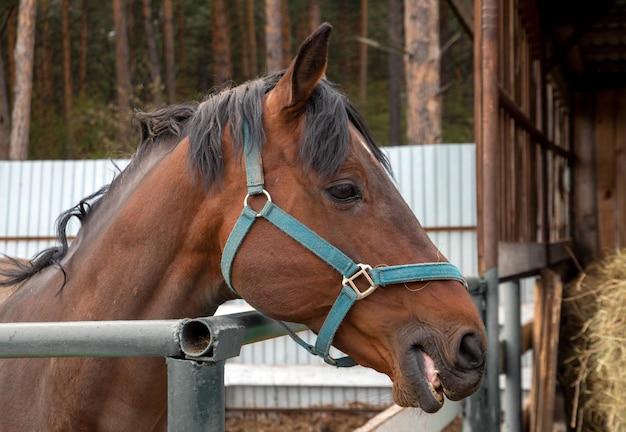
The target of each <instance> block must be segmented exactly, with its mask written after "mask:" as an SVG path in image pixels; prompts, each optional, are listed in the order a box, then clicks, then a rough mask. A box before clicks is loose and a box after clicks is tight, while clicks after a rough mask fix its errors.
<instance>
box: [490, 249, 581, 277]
mask: <svg viewBox="0 0 626 432" xmlns="http://www.w3.org/2000/svg"><path fill="white" fill-rule="evenodd" d="M571 247H572V242H571V240H569V239H566V240H562V241H559V242H554V243H549V244H546V243H515V242H499V243H498V265H499V268H498V274H499V277H500V281H506V280H510V279H518V278H519V277H521V276H525V275H533V274H539V273H540V272H541V270H542V269H543V268H546V267H552V266H554V265H556V264H558V263H561V262H563V261H567V260H569V259H570V258H571V255H570V249H571Z"/></svg>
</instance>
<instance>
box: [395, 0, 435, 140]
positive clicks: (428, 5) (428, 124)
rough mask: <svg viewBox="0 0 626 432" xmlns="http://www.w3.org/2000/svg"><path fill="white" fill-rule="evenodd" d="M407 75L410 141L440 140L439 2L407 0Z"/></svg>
mask: <svg viewBox="0 0 626 432" xmlns="http://www.w3.org/2000/svg"><path fill="white" fill-rule="evenodd" d="M404 7H405V11H404V17H405V18H404V19H405V21H404V31H405V49H406V51H408V52H409V53H410V55H409V56H406V57H405V78H406V91H407V140H408V143H409V144H434V143H439V142H441V96H440V93H439V89H440V85H439V60H440V53H439V2H438V1H437V0H405V3H404Z"/></svg>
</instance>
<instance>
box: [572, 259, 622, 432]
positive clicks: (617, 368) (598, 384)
mask: <svg viewBox="0 0 626 432" xmlns="http://www.w3.org/2000/svg"><path fill="white" fill-rule="evenodd" d="M561 322H562V334H563V338H562V342H563V346H562V349H561V354H562V358H563V361H562V365H561V372H562V377H561V379H562V381H563V384H564V387H565V389H566V391H565V393H566V395H569V396H570V397H569V399H570V400H569V401H568V403H569V404H570V406H569V411H570V427H572V428H574V429H575V430H577V431H592V432H595V431H626V249H624V250H622V251H617V252H616V253H615V254H614V255H612V256H610V257H608V258H607V259H606V260H605V261H603V262H601V263H596V264H594V265H592V266H590V267H589V268H587V269H586V271H585V272H583V273H582V274H581V275H580V277H579V278H578V279H577V280H576V281H575V282H573V283H570V284H568V286H567V287H566V291H565V296H564V300H563V312H562V321H561Z"/></svg>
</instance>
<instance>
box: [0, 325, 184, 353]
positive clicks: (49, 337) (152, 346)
mask: <svg viewBox="0 0 626 432" xmlns="http://www.w3.org/2000/svg"><path fill="white" fill-rule="evenodd" d="M186 321H187V320H186V319H182V320H159V321H143V320H142V321H138V320H137V321H70V322H36V323H1V324H0V358H16V357H169V356H173V357H178V356H181V354H182V350H181V348H180V343H179V340H180V339H179V333H180V331H181V329H182V326H183V324H184V323H185V322H186Z"/></svg>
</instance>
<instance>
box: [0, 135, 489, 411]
mask: <svg viewBox="0 0 626 432" xmlns="http://www.w3.org/2000/svg"><path fill="white" fill-rule="evenodd" d="M385 151H386V152H387V154H388V155H389V158H390V161H391V165H392V167H393V170H394V174H395V178H396V180H397V185H398V188H399V190H400V192H401V193H402V195H403V196H404V198H405V199H406V200H407V202H408V203H409V205H410V206H411V208H412V209H413V211H414V212H415V214H416V215H417V217H418V219H419V220H420V221H421V222H422V225H423V226H424V227H425V228H426V230H427V231H428V232H429V234H430V236H431V238H432V239H433V241H434V243H435V244H436V245H437V246H438V247H439V248H440V250H441V251H442V252H443V253H444V254H445V255H446V257H447V258H448V259H449V260H450V261H452V262H453V263H455V264H456V265H457V266H459V267H460V268H461V270H462V272H463V273H464V274H466V275H476V274H477V262H476V231H475V226H476V192H475V190H476V188H475V165H476V164H475V146H474V144H447V145H437V146H411V147H389V148H386V149H385ZM127 163H128V161H125V160H116V161H111V160H86V161H24V162H7V161H0V203H1V204H2V206H1V207H0V252H1V253H4V254H6V255H10V256H16V257H23V258H28V257H32V256H33V255H34V254H36V253H37V252H38V251H40V250H42V249H44V248H45V247H48V246H50V245H51V244H53V243H54V237H55V223H54V222H55V219H56V217H57V216H58V215H59V214H60V213H61V212H62V211H63V210H66V209H68V208H70V207H72V206H74V205H75V204H76V203H78V202H79V201H80V200H81V199H82V198H84V197H86V196H88V195H90V194H91V193H93V192H95V191H96V190H98V189H99V188H100V187H102V186H104V185H106V184H108V183H110V182H111V180H112V179H113V178H114V176H115V175H116V174H117V173H118V172H119V170H120V169H123V168H124V167H125V166H126V164H127ZM77 229H78V226H77V224H76V225H73V226H70V230H69V232H70V235H71V234H74V233H75V232H76V230H77ZM247 307H248V306H247V305H246V304H245V303H244V302H243V301H235V302H230V303H229V304H227V305H224V306H223V307H221V308H220V310H219V311H218V313H231V312H235V311H241V310H243V309H246V308H247ZM305 336H306V337H309V338H311V341H312V334H309V335H305ZM225 384H226V406H227V408H229V409H291V408H294V409H303V408H312V407H320V408H323V407H332V408H333V409H349V408H358V407H365V406H367V407H372V408H383V407H386V406H388V405H389V404H391V403H392V398H391V383H390V381H389V379H388V378H387V377H386V376H384V375H382V374H379V373H377V372H375V371H372V370H370V369H365V368H361V367H355V368H352V369H349V370H341V371H339V370H337V369H336V368H332V367H328V366H327V365H325V364H324V363H323V362H322V361H321V360H320V359H318V358H317V357H313V356H311V355H309V354H308V353H307V352H306V351H304V350H303V349H301V348H300V347H299V346H297V345H296V344H295V343H293V342H292V341H291V340H290V339H289V338H287V337H282V338H277V339H272V340H270V341H266V342H262V343H257V344H253V345H246V346H244V347H243V349H242V353H241V356H240V357H238V358H236V359H232V360H231V361H229V362H228V363H227V365H226V373H225Z"/></svg>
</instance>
